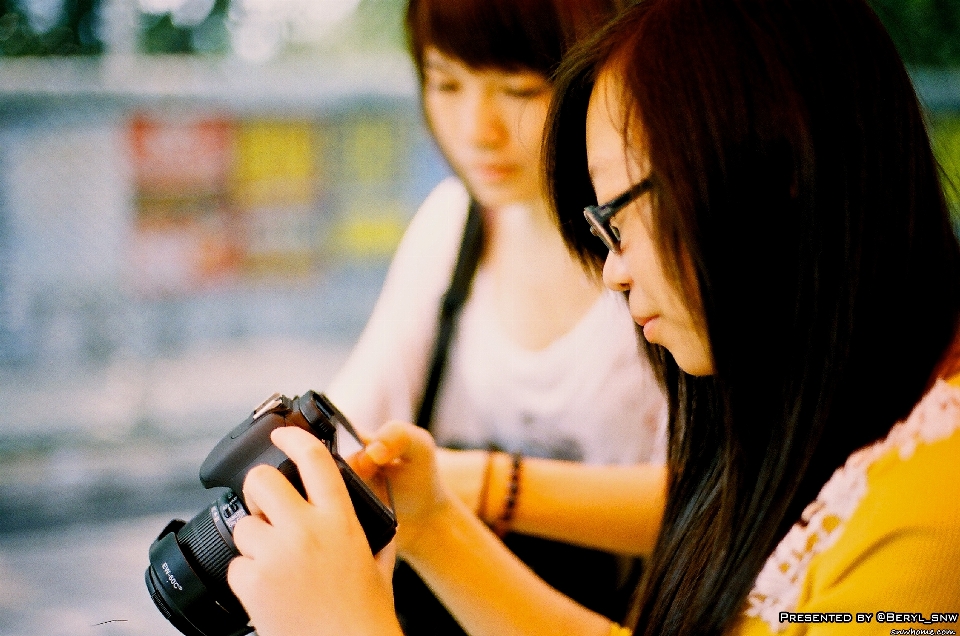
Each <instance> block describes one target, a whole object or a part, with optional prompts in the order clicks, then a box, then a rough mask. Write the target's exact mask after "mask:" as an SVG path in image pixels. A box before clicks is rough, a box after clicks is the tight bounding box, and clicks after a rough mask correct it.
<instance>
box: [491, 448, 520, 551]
mask: <svg viewBox="0 0 960 636" xmlns="http://www.w3.org/2000/svg"><path fill="white" fill-rule="evenodd" d="M522 467H523V454H522V453H514V454H513V467H512V469H511V471H510V483H509V485H508V486H507V498H506V500H505V501H504V503H503V513H502V514H501V515H500V518H499V519H497V520H496V522H494V524H493V531H494V533H496V535H497V536H498V537H500V538H501V539H502V538H503V537H504V536H505V535H506V534H507V533H508V532H510V523H511V522H512V521H513V514H514V512H515V511H516V509H517V497H518V496H519V495H520V473H521V472H522V470H521V469H522Z"/></svg>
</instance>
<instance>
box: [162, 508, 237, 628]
mask: <svg viewBox="0 0 960 636" xmlns="http://www.w3.org/2000/svg"><path fill="white" fill-rule="evenodd" d="M245 516H247V510H246V509H245V508H244V507H243V504H242V503H241V502H240V499H239V498H238V497H237V496H236V494H234V493H233V491H230V490H227V491H226V492H224V493H223V494H222V495H221V496H220V498H219V499H217V500H216V501H215V502H214V503H213V504H211V506H210V507H209V508H208V509H206V510H203V511H201V512H199V513H198V514H197V515H196V516H195V517H194V518H193V519H191V520H190V521H188V522H186V523H184V522H183V521H180V520H174V521H171V522H170V523H169V524H168V525H167V527H166V528H164V529H163V531H162V532H161V533H160V536H159V537H157V540H156V541H154V542H153V545H151V546H150V565H149V566H148V567H147V570H146V572H145V574H144V577H145V579H146V584H147V590H148V591H149V593H150V598H152V599H153V602H154V604H155V605H156V606H157V609H159V610H160V613H161V614H163V615H164V617H166V618H167V620H169V621H170V623H171V624H173V626H174V627H176V628H177V629H178V630H180V632H181V633H183V634H186V635H187V636H241V635H242V634H249V633H250V632H252V631H253V628H252V627H250V626H249V624H248V623H249V620H250V619H249V617H248V616H247V613H246V612H245V611H244V609H243V607H242V606H241V605H240V602H239V601H238V600H237V598H236V596H234V595H233V592H232V591H231V590H230V587H229V586H228V585H227V566H228V565H229V563H230V561H231V560H232V559H233V558H234V557H235V556H237V555H238V554H239V552H237V549H236V547H235V546H234V543H233V527H234V525H236V523H237V521H239V520H240V519H242V518H243V517H245Z"/></svg>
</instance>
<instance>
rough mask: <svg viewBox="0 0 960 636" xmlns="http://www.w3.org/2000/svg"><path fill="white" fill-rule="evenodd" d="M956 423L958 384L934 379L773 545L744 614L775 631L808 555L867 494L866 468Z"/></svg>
mask: <svg viewBox="0 0 960 636" xmlns="http://www.w3.org/2000/svg"><path fill="white" fill-rule="evenodd" d="M958 428H960V389H958V388H956V387H953V386H950V385H949V384H947V383H946V382H944V381H943V380H938V381H937V382H936V384H935V385H934V386H933V388H932V389H931V390H930V391H929V393H927V395H926V396H925V397H924V398H923V399H922V400H921V401H920V402H919V403H918V404H917V406H916V407H915V408H914V410H913V411H912V412H911V413H910V415H909V416H908V417H907V419H906V420H904V421H902V422H899V423H897V424H896V425H895V426H894V427H893V428H892V429H890V433H888V434H887V437H885V438H884V439H882V440H880V441H878V442H876V443H874V444H871V445H870V446H865V447H864V448H861V449H860V450H858V451H856V452H855V453H853V454H852V455H850V457H848V458H847V461H846V462H845V463H844V465H843V466H841V467H840V468H838V469H837V470H836V472H834V473H833V476H831V477H830V479H829V480H828V481H827V483H826V484H824V486H823V489H822V490H821V491H820V494H819V495H817V498H816V500H814V501H813V503H811V504H810V505H809V506H807V507H806V508H805V509H804V511H803V514H802V515H801V516H800V519H801V521H800V522H798V523H796V524H794V525H793V527H792V528H791V529H790V531H789V532H787V534H786V536H784V538H783V540H782V541H780V544H779V545H778V546H777V548H776V550H774V551H773V554H771V555H770V558H768V559H767V562H766V563H765V564H764V566H763V569H762V570H761V571H760V574H759V575H758V576H757V580H756V581H755V582H754V584H753V589H752V590H751V592H750V594H749V595H748V597H747V609H746V610H745V612H746V614H747V616H754V617H759V618H761V619H763V620H764V621H765V622H766V623H767V625H768V626H769V627H770V628H771V630H773V631H774V632H775V633H776V632H780V631H783V629H785V628H786V626H787V624H786V623H781V622H780V620H779V614H780V612H793V611H796V607H797V602H798V600H799V598H800V586H801V585H802V584H803V581H804V579H805V578H806V574H807V569H808V567H809V566H810V561H811V560H812V559H813V558H814V557H815V556H816V555H818V554H820V553H821V552H823V551H824V550H826V549H827V548H829V547H830V546H832V545H833V544H834V543H835V542H836V541H837V539H838V538H839V537H840V535H841V534H843V529H844V526H845V522H846V521H847V520H848V519H850V517H851V516H853V513H854V512H855V511H856V509H857V507H858V506H859V505H860V502H861V501H862V500H863V497H864V496H865V495H866V494H867V470H868V469H869V468H870V466H871V465H873V463H874V462H876V461H877V460H878V459H880V458H881V457H882V456H884V455H886V454H888V453H889V452H891V451H892V450H894V449H896V450H897V451H898V452H899V455H900V458H901V459H903V460H906V459H909V458H910V457H911V456H912V455H913V453H914V451H915V450H916V448H917V446H919V445H920V444H929V443H932V442H936V441H938V440H941V439H945V438H947V437H949V436H950V435H952V434H953V433H954V432H955V431H956V430H957V429H958Z"/></svg>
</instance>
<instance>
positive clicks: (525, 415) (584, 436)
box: [326, 0, 666, 636]
mask: <svg viewBox="0 0 960 636" xmlns="http://www.w3.org/2000/svg"><path fill="white" fill-rule="evenodd" d="M619 4H620V2H619V1H618V0H526V1H524V2H517V1H516V0H459V1H457V2H449V1H448V0H411V1H410V2H409V4H408V6H407V14H406V27H407V33H408V41H409V46H410V51H411V55H412V58H413V60H414V63H415V66H416V69H417V73H418V77H419V79H420V86H421V96H422V102H423V108H424V113H425V115H426V120H427V123H428V125H429V128H430V130H431V132H432V133H433V136H434V138H435V140H436V142H437V144H438V146H439V148H440V150H441V151H442V152H443V155H444V156H445V157H446V159H447V160H448V162H449V164H450V166H451V167H452V168H453V171H454V173H455V174H456V177H452V178H449V179H447V180H445V181H444V182H442V183H440V184H439V185H438V186H437V187H436V189H435V190H434V191H433V192H432V193H431V194H430V195H429V197H428V198H427V200H426V201H425V202H424V203H423V205H422V207H421V208H420V209H419V210H418V212H417V213H416V215H415V217H414V218H413V220H412V221H411V223H410V225H409V228H408V230H407V232H406V234H405V236H404V238H403V241H402V243H401V244H400V246H399V248H398V250H397V253H396V255H395V257H394V259H393V262H392V264H391V267H390V271H389V274H388V276H387V279H386V282H385V284H384V287H383V290H382V292H381V296H380V298H379V300H378V303H377V305H376V308H375V309H374V312H373V314H372V316H371V318H370V321H369V323H368V325H367V328H366V329H365V331H364V333H363V335H362V337H361V339H360V341H359V342H358V344H357V346H356V348H355V349H354V351H353V352H352V354H351V356H350V357H349V359H348V361H347V363H346V365H345V366H344V368H343V369H342V370H341V372H340V373H339V374H338V375H337V377H336V378H335V380H334V381H333V383H332V384H331V385H330V386H329V387H328V388H327V390H326V393H327V395H329V396H330V398H331V399H332V400H333V401H334V402H335V403H336V404H337V405H338V406H339V408H340V409H341V410H342V411H343V412H344V413H345V414H346V415H347V416H348V417H349V418H350V419H351V421H352V422H353V423H354V424H355V425H356V426H358V427H359V428H360V429H361V430H366V431H373V430H376V429H377V428H379V427H380V426H381V425H382V424H383V423H384V422H386V421H387V420H390V419H399V420H403V421H415V422H417V423H418V424H419V425H420V426H422V427H424V428H427V429H429V430H430V431H431V433H432V434H433V436H434V438H435V439H436V440H437V443H438V444H439V445H441V446H443V447H446V448H449V449H461V450H459V451H450V452H443V453H441V455H440V462H441V470H442V472H443V476H444V480H445V482H446V483H447V484H448V486H450V487H451V488H452V489H453V490H454V491H455V492H457V493H458V495H459V496H460V497H461V498H462V499H463V500H464V502H466V503H467V504H468V505H469V506H470V507H471V508H472V509H473V510H475V511H476V513H477V514H478V516H479V517H480V518H481V519H483V520H484V521H486V522H487V523H488V524H489V525H491V526H492V527H494V529H495V530H496V531H497V533H498V534H500V535H501V536H503V538H504V540H505V541H506V543H507V545H508V546H510V547H511V548H512V549H513V550H515V551H516V552H517V553H518V554H519V555H520V556H521V557H522V558H523V559H524V560H525V561H526V562H527V563H528V564H529V565H530V566H531V567H533V568H534V570H536V571H537V572H539V573H540V574H541V575H542V576H543V577H544V578H545V579H546V580H547V581H549V582H550V583H551V584H552V585H554V586H556V587H557V588H558V589H561V590H563V591H564V592H565V593H567V594H570V595H571V596H573V597H574V598H576V599H577V600H578V601H580V602H581V603H584V604H585V605H587V606H588V607H591V608H592V609H594V610H596V611H599V612H601V613H604V614H607V615H610V616H611V617H614V616H616V617H619V616H622V614H623V611H624V608H625V603H626V601H627V600H628V594H629V592H630V590H631V585H632V584H635V578H634V579H633V580H631V578H630V576H631V572H630V570H629V568H626V567H624V566H630V565H632V564H633V561H632V560H630V559H621V558H618V557H617V556H615V555H614V554H612V553H610V552H606V551H612V552H615V553H625V554H629V555H636V554H637V553H639V552H641V551H644V550H649V545H650V544H652V540H653V536H654V533H655V528H656V524H655V523H654V524H650V525H649V526H647V527H646V528H642V527H637V526H636V524H635V523H634V520H635V519H637V518H638V515H635V514H632V512H634V511H632V508H633V507H634V506H635V502H636V501H637V500H638V499H637V497H635V496H633V495H634V494H635V493H638V492H643V491H645V490H648V489H649V487H650V484H651V483H656V482H657V480H658V479H659V478H660V474H661V471H662V467H661V466H659V465H657V466H642V465H639V464H641V463H647V462H655V463H656V464H662V462H663V456H664V450H663V448H664V440H663V437H662V436H663V433H664V430H665V422H666V406H665V401H664V399H663V397H662V393H661V392H660V389H659V387H658V386H657V384H656V380H655V378H654V376H653V374H652V373H651V371H650V368H649V365H648V364H647V363H646V361H645V360H643V359H641V358H639V357H638V356H637V355H636V351H637V347H638V341H637V336H636V333H635V328H634V325H633V321H632V320H631V319H630V315H629V312H628V311H627V308H626V306H625V303H624V302H623V297H622V295H621V294H617V293H615V292H611V291H608V290H604V289H603V286H602V284H601V282H600V280H599V277H595V276H591V275H590V274H588V273H587V272H586V271H585V270H584V269H583V267H582V265H581V264H580V263H579V262H577V260H576V259H575V258H574V257H573V256H572V255H571V253H570V252H569V251H568V250H567V248H566V246H565V245H564V243H563V240H562V237H561V235H560V233H559V232H558V230H557V227H556V225H555V223H554V221H553V218H552V216H551V211H550V206H549V203H548V200H547V196H546V188H545V185H544V180H543V177H542V170H541V165H542V164H541V156H540V149H541V143H542V138H543V128H544V122H545V119H546V114H547V108H548V105H549V103H550V98H551V96H552V94H553V86H552V84H551V74H552V73H553V72H554V71H555V70H556V68H557V66H558V64H559V62H560V59H561V57H562V56H563V55H564V53H565V52H566V51H567V50H568V49H569V47H570V46H572V45H573V44H574V43H575V42H577V41H579V40H582V39H583V38H585V37H586V36H587V35H589V34H590V33H592V32H593V31H595V30H596V29H597V28H599V27H600V25H601V24H603V23H604V22H605V21H606V20H607V19H609V18H610V17H612V16H613V15H614V13H615V12H616V10H617V9H618V8H619ZM451 279H452V280H453V281H454V282H453V284H452V285H451ZM457 301H459V303H458V302H457ZM658 431H659V433H660V435H661V438H660V439H659V441H658V440H657V434H658ZM464 449H472V450H464ZM533 535H538V536H539V537H547V538H548V539H558V540H560V541H553V540H547V539H543V538H535V537H534V536H533ZM571 542H572V543H576V544H577V545H571ZM583 546H586V547H583ZM588 548H600V549H602V550H605V551H598V550H596V549H588ZM634 574H635V573H634ZM395 595H396V604H397V610H398V612H399V613H400V616H401V617H402V620H403V623H404V628H405V630H406V632H407V634H408V635H413V634H423V635H424V636H441V635H442V634H448V633H449V634H456V633H462V631H461V630H460V628H459V627H458V626H457V625H456V623H455V621H453V619H452V618H450V616H449V614H448V613H447V612H446V611H445V610H444V609H443V607H442V606H441V605H440V604H439V603H438V602H437V601H436V600H435V599H434V598H433V595H432V594H431V593H430V591H429V590H428V589H427V588H426V587H425V586H423V584H422V583H421V582H420V581H419V579H418V578H417V577H416V575H415V574H414V573H413V572H412V571H411V570H410V569H409V568H408V567H406V565H405V564H403V563H401V564H400V565H399V567H398V569H397V575H396V579H395Z"/></svg>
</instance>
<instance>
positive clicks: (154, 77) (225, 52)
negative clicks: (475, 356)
mask: <svg viewBox="0 0 960 636" xmlns="http://www.w3.org/2000/svg"><path fill="white" fill-rule="evenodd" d="M873 4H874V7H875V8H876V10H877V12H878V14H879V15H880V16H881V18H882V19H883V20H884V21H885V22H886V24H887V26H888V28H889V29H890V30H891V33H892V34H893V36H894V39H895V40H896V42H897V44H898V46H899V47H900V50H901V52H902V53H903V55H904V57H905V59H906V60H907V62H908V64H909V67H910V70H911V73H912V75H913V77H914V81H915V83H916V86H917V88H918V91H919V93H920V95H921V98H922V100H923V103H924V106H925V108H926V110H927V112H928V115H929V121H930V126H931V131H932V134H933V137H934V142H935V146H936V152H937V154H938V156H939V158H940V160H941V162H942V164H943V166H944V169H945V175H946V177H945V178H947V179H948V180H952V181H953V182H954V183H958V184H960V2H958V1H957V0H873ZM403 8H404V3H403V0H0V635H2V636H41V635H42V636H56V635H60V634H64V635H66V634H70V635H71V636H83V635H86V634H98V635H114V634H117V635H119V634H124V635H147V634H150V635H164V634H170V635H174V634H176V633H177V632H176V630H175V629H174V628H173V627H172V626H170V625H169V623H167V622H166V621H165V620H164V619H163V618H162V617H161V615H160V614H159V612H158V611H157V610H156V609H155V608H154V607H153V605H152V603H151V602H150V600H149V597H148V596H147V593H146V590H145V587H144V584H143V571H144V568H145V567H146V565H147V548H148V546H149V545H150V543H151V542H152V540H153V539H154V538H155V536H156V534H157V533H158V532H159V531H160V529H161V528H162V527H163V526H164V525H165V524H166V522H167V521H168V520H169V519H170V518H172V517H174V516H179V517H181V518H190V517H192V516H193V515H194V514H195V513H196V512H197V511H198V510H200V509H201V508H202V507H204V506H205V505H206V504H208V503H209V502H211V501H212V500H213V499H214V495H213V494H212V493H210V492H207V491H204V490H203V489H202V487H201V486H200V484H199V482H198V479H197V470H198V467H199V465H200V463H201V461H202V460H203V458H204V457H205V456H206V454H207V452H208V451H209V450H210V449H211V448H212V447H213V445H214V443H215V442H216V441H217V440H218V439H219V438H220V437H221V436H222V435H223V434H224V433H225V432H226V431H227V430H229V429H230V428H232V427H233V426H235V425H236V424H237V423H239V422H240V421H242V420H243V419H244V418H245V417H246V416H247V415H248V414H249V412H250V410H251V409H252V408H253V407H254V406H255V405H256V404H258V403H259V402H260V401H261V400H263V399H264V398H266V397H267V396H268V395H270V394H271V393H273V392H274V391H281V392H285V393H287V394H288V395H296V394H300V393H303V392H304V391H306V390H308V389H315V390H318V391H322V390H323V389H324V386H325V384H326V383H327V382H328V381H329V379H330V378H331V377H332V375H333V374H334V373H335V372H336V371H337V369H338V367H339V365H340V364H341V362H342V361H343V359H344V357H345V355H346V353H347V352H348V351H349V349H350V347H351V345H352V344H353V342H354V341H355V340H356V338H357V337H358V335H359V333H360V331H361V329H362V327H363V325H364V323H365V321H366V318H367V315H368V314H369V312H370V310H371V309H372V306H373V303H374V301H375V299H376V296H377V293H378V291H379V288H380V285H381V283H382V280H383V276H384V274H385V271H386V266H387V264H388V262H389V258H390V255H391V253H392V251H393V249H394V247H395V246H396V244H397V241H398V240H399V238H400V236H401V234H402V232H403V230H404V227H405V225H406V223H407V221H408V220H409V218H410V216H411V215H412V214H413V212H414V210H415V209H416V207H417V205H418V204H419V202H420V201H421V200H422V199H423V197H424V196H425V195H426V194H427V193H428V192H429V190H430V189H431V188H432V187H433V185H435V184H436V183H437V182H438V181H439V180H440V179H441V178H443V177H444V176H445V175H447V174H448V173H449V169H448V168H447V166H446V165H445V163H444V162H443V160H442V158H441V157H440V156H439V155H438V153H437V150H436V148H435V147H434V146H433V144H432V143H431V141H430V139H429V137H428V135H427V133H426V130H425V128H424V126H423V123H422V120H421V116H420V111H419V104H418V98H417V88H416V81H415V78H414V74H413V70H412V67H411V66H410V64H409V62H408V60H407V57H406V53H405V50H404V42H403V33H402V29H401V23H402V12H403ZM949 192H950V195H949V196H950V197H951V201H952V206H953V209H954V211H955V212H956V217H958V218H960V197H958V195H957V190H956V189H951V190H949Z"/></svg>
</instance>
